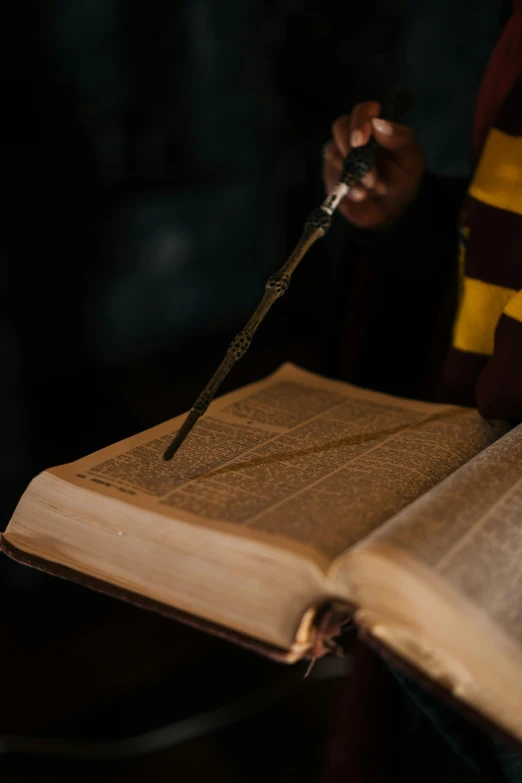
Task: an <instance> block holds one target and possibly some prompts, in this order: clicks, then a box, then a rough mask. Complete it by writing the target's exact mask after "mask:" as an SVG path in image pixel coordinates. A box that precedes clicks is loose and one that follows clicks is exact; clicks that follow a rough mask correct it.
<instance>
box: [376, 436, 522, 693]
mask: <svg viewBox="0 0 522 783" xmlns="http://www.w3.org/2000/svg"><path fill="white" fill-rule="evenodd" d="M376 544H377V545H380V544H384V545H386V546H388V547H391V548H392V550H399V551H400V552H404V553H406V554H407V555H408V556H409V557H410V558H415V559H417V560H419V561H421V562H422V563H423V564H425V565H427V566H429V567H430V568H431V569H434V570H435V572H436V573H437V574H438V575H439V577H441V578H442V579H443V580H444V581H445V582H449V583H450V584H451V585H452V586H453V587H455V588H457V590H458V591H459V592H460V593H462V594H463V595H465V596H467V598H469V599H470V600H472V601H473V603H475V604H476V605H477V606H479V607H480V609H481V610H482V611H483V612H485V613H486V614H487V616H488V617H489V618H491V619H492V620H494V621H495V623H496V624H498V626H500V628H502V629H503V631H504V632H505V633H506V634H508V635H509V637H510V638H511V639H513V640H515V641H516V642H517V644H519V645H520V647H521V648H522V425H519V426H518V427H516V428H515V429H513V430H511V432H509V433H508V434H507V435H505V436H504V437H503V438H501V439H500V440H498V441H497V442H496V443H495V444H494V445H493V446H491V447H490V448H489V449H488V450H487V451H485V452H483V453H482V454H480V455H479V456H477V457H475V459H473V460H471V461H470V462H469V463H468V464H467V465H465V466H464V467H462V468H461V469H460V470H458V471H457V472H456V473H454V474H453V475H452V476H450V477H449V478H448V479H446V481H444V482H443V483H442V484H440V485H439V486H438V487H436V488H435V489H434V490H432V491H431V492H430V493H429V494H428V495H426V496H425V497H423V498H420V499H419V500H417V501H416V502H415V503H413V504H412V505H411V506H410V507H409V508H407V509H406V510H404V511H402V512H401V513H400V514H398V515H397V516H396V517H395V519H394V520H391V521H390V522H388V524H387V525H386V526H385V527H383V528H382V529H381V530H380V531H378V532H377V533H376V534H374V535H373V536H372V537H371V538H370V539H369V540H368V541H367V542H366V543H365V545H363V547H362V548H369V549H371V548H372V547H373V546H375V545H376ZM521 706H522V703H521Z"/></svg>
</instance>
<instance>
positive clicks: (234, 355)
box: [163, 87, 413, 460]
mask: <svg viewBox="0 0 522 783" xmlns="http://www.w3.org/2000/svg"><path fill="white" fill-rule="evenodd" d="M412 104H413V99H412V97H411V95H410V94H409V92H408V91H407V90H406V89H404V88H403V87H398V88H396V89H395V90H394V91H393V92H392V94H391V95H390V96H389V99H388V102H387V103H386V104H385V105H384V106H383V109H382V111H381V112H380V114H379V116H380V117H381V118H382V119H386V120H389V121H392V122H394V121H396V120H397V119H398V118H399V116H400V115H401V114H402V112H404V111H406V110H407V109H408V108H410V106H411V105H412ZM377 147H378V144H377V141H376V140H375V138H374V137H373V136H371V137H370V139H369V141H368V142H367V143H366V144H364V145H363V146H360V147H355V148H352V149H351V150H350V151H349V153H348V155H347V156H346V158H345V159H344V162H343V166H342V170H341V174H340V177H339V179H338V180H337V182H336V183H335V184H334V186H333V187H332V189H331V190H330V192H329V193H328V195H327V196H326V198H325V199H324V201H323V202H322V203H321V205H320V206H319V207H318V208H317V209H315V210H314V211H313V212H311V213H310V215H309V216H308V218H307V219H306V222H305V225H304V229H303V233H302V235H301V238H300V239H299V241H298V243H297V245H296V247H295V248H294V250H293V251H292V253H291V254H290V256H289V258H288V259H287V261H285V263H284V264H283V266H282V267H281V268H280V269H279V271H278V272H276V273H275V274H274V275H272V277H270V278H269V280H268V281H267V283H266V286H265V293H264V295H263V298H262V299H261V301H260V303H259V305H258V306H257V308H256V310H255V311H254V313H253V314H252V316H251V317H250V319H249V321H248V323H247V324H246V325H245V327H244V328H243V329H242V331H240V332H239V334H237V335H236V337H234V339H233V340H232V342H231V343H230V346H229V348H228V351H227V353H226V354H225V357H224V359H223V361H222V362H221V364H220V365H219V367H218V368H217V370H216V372H215V373H214V375H213V376H212V378H211V379H210V381H209V382H208V384H207V386H206V387H205V389H204V390H203V391H202V392H201V394H200V395H199V397H198V398H197V400H196V401H195V403H194V405H193V406H192V408H191V409H190V411H189V413H188V415H187V417H186V419H185V421H184V422H183V424H182V425H181V427H180V429H179V430H178V432H177V433H176V435H175V437H174V438H173V440H172V442H171V443H170V445H169V446H168V448H167V449H166V451H165V453H164V455H163V459H165V460H170V459H172V457H173V456H174V454H175V453H176V452H177V450H178V449H179V447H180V446H181V444H182V443H183V441H184V440H185V438H186V437H187V435H188V434H189V432H190V431H191V429H192V428H193V427H194V425H195V424H196V422H197V421H198V419H199V418H200V417H201V416H202V415H203V414H204V413H205V411H206V410H207V408H208V406H209V405H210V403H211V402H212V400H213V398H214V396H215V395H216V392H217V391H218V389H219V387H220V386H221V384H222V383H223V381H224V380H225V378H226V377H227V375H228V373H229V372H230V370H231V369H232V367H233V366H234V364H235V363H236V362H237V361H238V360H239V359H241V358H242V357H243V356H244V355H245V353H246V352H247V350H248V348H249V347H250V343H251V342H252V338H253V336H254V334H255V333H256V331H257V329H258V328H259V326H260V325H261V323H262V321H263V319H264V317H265V316H266V314H267V313H268V311H269V310H270V308H271V307H272V305H273V304H274V302H275V301H276V299H279V298H280V297H281V296H283V294H285V293H286V291H287V290H288V286H289V284H290V279H291V277H292V274H293V272H294V271H295V269H296V268H297V266H298V264H299V262H300V261H301V259H302V258H303V256H304V255H305V254H306V252H307V251H308V250H309V248H310V247H311V246H312V245H313V244H314V242H316V241H317V240H318V239H320V238H321V237H323V236H324V235H325V234H326V232H327V231H328V229H329V228H330V224H331V221H332V215H333V213H334V212H335V210H336V209H337V207H338V206H339V203H340V202H341V201H342V199H343V198H344V197H345V196H346V194H347V193H348V191H349V190H350V188H353V187H354V186H356V185H357V183H358V182H360V180H362V179H363V177H364V176H365V175H366V174H368V172H370V171H371V170H372V169H373V167H374V165H375V152H376V150H377Z"/></svg>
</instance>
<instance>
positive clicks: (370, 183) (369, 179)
mask: <svg viewBox="0 0 522 783" xmlns="http://www.w3.org/2000/svg"><path fill="white" fill-rule="evenodd" d="M361 182H362V184H363V185H364V187H365V188H373V187H374V186H375V174H374V173H373V171H369V172H368V174H365V175H364V177H363V178H362V180H361Z"/></svg>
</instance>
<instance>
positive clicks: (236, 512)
mask: <svg viewBox="0 0 522 783" xmlns="http://www.w3.org/2000/svg"><path fill="white" fill-rule="evenodd" d="M182 420H183V417H178V418H177V419H174V420H172V421H170V422H166V423H165V424H162V425H159V426H158V427H155V428H153V429H152V430H149V431H147V432H145V433H142V434H141V435H138V436H136V437H134V438H130V439H127V440H126V441H122V442H121V443H119V444H116V445H115V446H111V447H109V448H107V449H104V450H102V451H101V452H98V453H96V454H94V455H91V456H90V457H87V458H85V459H83V460H79V461H78V462H76V463H73V464H71V465H66V466H62V467H60V468H55V469H53V471H52V473H53V474H55V475H57V476H60V477H61V478H63V479H66V480H67V481H70V482H73V483H77V484H80V485H81V486H84V487H85V486H88V487H89V488H90V489H92V490H94V491H96V492H100V493H102V494H106V495H109V496H111V497H119V498H120V499H123V500H127V501H128V502H130V503H132V504H135V505H138V506H142V507H144V508H148V509H153V510H154V511H157V512H159V513H161V514H163V515H166V516H171V517H173V518H176V519H179V520H183V521H188V522H193V523H196V524H199V525H209V526H215V527H220V528H221V529H225V530H232V531H233V532H234V533H240V534H244V535H250V536H253V537H257V538H258V537H264V538H266V537H270V538H272V539H273V540H274V541H276V540H278V541H280V540H281V539H283V540H284V541H286V542H287V543H288V542H291V543H292V545H299V546H306V547H311V548H312V549H313V550H314V551H315V552H317V553H319V554H320V555H321V557H324V558H327V559H333V558H334V557H335V556H336V555H338V554H339V553H340V552H342V551H344V550H345V549H346V548H347V547H349V546H351V545H352V544H353V543H355V542H357V541H359V540H360V539H361V538H363V537H364V536H366V535H367V534H368V533H370V532H371V531H372V530H374V529H375V528H376V527H378V526H379V525H381V524H382V523H383V522H384V521H385V520H386V519H388V518H389V517H390V516H392V515H393V514H395V513H396V512H397V511H399V510H400V509H401V508H403V507H404V506H405V505H407V504H408V503H410V502H411V501H412V500H414V499H415V498H417V497H418V496H419V495H421V494H423V493H424V492H426V491H427V490H428V489H429V488H430V487H432V486H434V485H435V484H436V483H437V482H439V481H441V480H442V479H443V478H444V477H445V476H447V475H449V474H450V473H452V472H453V471H454V470H456V469H457V468H458V467H460V466H461V465H463V464H464V463H465V462H467V461H468V460H469V459H470V458H471V457H473V456H474V455H475V454H477V453H478V452H479V451H481V450H482V449H484V448H485V447H486V446H488V445H489V444H490V443H492V442H493V441H494V440H495V439H496V438H497V437H498V435H499V430H498V428H495V427H492V426H491V425H488V424H486V423H485V422H484V421H483V420H482V419H480V417H479V416H478V414H477V413H476V412H475V411H471V410H469V409H465V408H458V407H450V406H442V405H431V404H427V403H421V402H412V401H408V400H401V399H398V398H394V397H390V396H387V395H383V394H378V393H373V392H367V391H364V390H361V389H357V388H355V387H352V386H349V385H347V384H343V383H340V382H336V381H331V380H327V379H325V378H321V377H320V376H317V375H314V374H313V373H307V372H305V371H303V370H300V369H298V368H297V367H294V366H292V365H285V366H284V367H283V368H281V369H280V370H279V371H278V372H276V373H275V374H274V375H272V376H270V377H269V378H267V379H265V380H263V381H260V382H258V383H256V384H252V385H251V386H248V387H246V388H243V389H240V390H239V391H236V392H233V393H232V394H228V395H225V396H224V397H222V398H220V399H218V400H216V401H215V402H214V403H212V405H211V406H210V408H209V411H208V412H207V414H206V415H205V416H204V417H203V418H202V419H200V421H199V422H198V423H197V425H196V426H195V427H194V430H193V431H192V433H191V434H190V435H189V437H188V438H187V440H186V441H185V443H184V444H183V445H182V447H181V448H180V450H179V451H178V453H177V455H176V456H175V458H174V459H173V460H172V461H171V462H164V461H163V460H162V454H163V452H164V450H165V448H166V446H167V445H168V443H169V442H170V440H171V438H172V437H173V435H174V434H175V432H176V430H177V429H178V427H179V426H180V424H181V421H182Z"/></svg>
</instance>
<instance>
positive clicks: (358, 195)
mask: <svg viewBox="0 0 522 783" xmlns="http://www.w3.org/2000/svg"><path fill="white" fill-rule="evenodd" d="M367 196H368V191H367V190H366V189H365V188H363V187H361V186H360V185H354V186H353V187H352V188H350V190H349V191H348V193H347V194H346V198H349V199H350V201H358V202H361V201H364V200H365V198H366V197H367Z"/></svg>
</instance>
